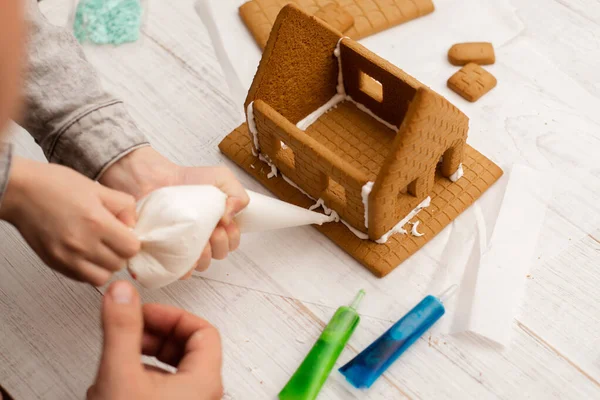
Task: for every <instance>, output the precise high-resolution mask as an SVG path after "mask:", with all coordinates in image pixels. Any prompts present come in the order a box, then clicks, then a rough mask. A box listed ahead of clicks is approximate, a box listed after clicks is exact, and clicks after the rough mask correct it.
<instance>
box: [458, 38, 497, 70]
mask: <svg viewBox="0 0 600 400" xmlns="http://www.w3.org/2000/svg"><path fill="white" fill-rule="evenodd" d="M448 61H450V64H452V65H458V66H461V65H466V64H468V63H475V64H479V65H489V64H493V63H495V62H496V55H495V53H494V46H492V44H491V43H488V42H477V43H457V44H455V45H454V46H452V47H451V48H450V50H449V51H448Z"/></svg>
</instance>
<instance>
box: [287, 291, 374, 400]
mask: <svg viewBox="0 0 600 400" xmlns="http://www.w3.org/2000/svg"><path fill="white" fill-rule="evenodd" d="M364 295H365V292H364V290H361V291H360V292H358V294H357V295H356V297H355V298H354V301H353V302H352V304H351V305H350V306H342V307H340V308H338V309H337V311H336V312H335V314H334V315H333V318H331V321H329V323H328V324H327V326H326V327H325V330H324V331H323V333H321V336H319V339H317V342H316V343H315V344H314V346H313V347H312V349H310V352H309V353H308V355H307V356H306V358H305V359H304V361H302V364H300V366H299V367H298V369H297V370H296V372H295V373H294V375H292V378H291V379H290V380H289V382H288V383H287V385H285V387H284V388H283V390H282V391H281V392H280V393H279V399H280V400H314V399H315V398H316V397H317V395H318V394H319V391H320V390H321V387H322V386H323V384H324V383H325V381H326V380H327V377H328V376H329V373H330V372H331V370H332V369H333V366H334V365H335V362H336V361H337V359H338V357H339V356H340V354H341V352H342V350H344V346H346V343H347V342H348V340H349V339H350V336H352V333H354V329H355V328H356V326H357V325H358V322H359V321H360V316H359V315H358V312H356V309H357V307H358V305H359V304H360V301H361V300H362V298H363V297H364Z"/></svg>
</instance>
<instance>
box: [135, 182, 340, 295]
mask: <svg viewBox="0 0 600 400" xmlns="http://www.w3.org/2000/svg"><path fill="white" fill-rule="evenodd" d="M247 193H248V196H249V197H250V204H248V207H246V208H245V209H244V210H243V211H242V212H241V213H239V214H238V215H237V216H236V217H235V221H236V222H237V223H238V227H239V229H240V231H241V232H244V233H246V232H259V231H269V230H273V229H282V228H291V227H294V226H302V225H310V224H317V225H322V224H324V223H326V222H331V221H333V220H334V218H335V217H334V216H327V215H324V214H320V213H317V212H314V211H310V210H307V209H305V208H302V207H298V206H295V205H293V204H288V203H285V202H283V201H280V200H277V199H274V198H272V197H268V196H263V195H262V194H258V193H254V192H251V191H249V190H248V191H247ZM226 201H227V196H226V195H225V193H223V192H222V191H220V190H219V189H217V188H216V187H214V186H210V185H189V186H169V187H164V188H161V189H158V190H156V191H154V192H152V193H150V194H149V195H148V196H146V197H145V198H143V199H142V200H140V201H139V202H138V204H137V214H138V221H137V224H136V226H135V228H134V229H133V232H134V234H135V235H136V236H137V238H138V239H139V240H140V242H141V245H142V248H141V251H140V252H139V253H138V254H137V255H136V256H135V257H133V258H131V259H130V260H129V261H128V265H127V267H128V269H129V272H130V273H131V275H132V276H133V277H134V278H135V279H137V280H138V282H140V283H141V284H142V285H143V286H144V287H146V288H149V289H156V288H160V287H163V286H166V285H168V284H170V283H173V282H175V281H177V280H178V279H179V278H181V277H182V276H184V275H185V274H186V273H188V272H189V271H190V270H191V269H192V268H193V267H194V264H195V263H196V261H197V260H198V259H199V258H200V255H201V254H202V251H203V250H204V248H205V247H206V244H207V243H208V242H209V240H210V237H211V235H212V232H213V230H214V229H215V227H216V226H217V224H218V223H219V221H220V219H221V217H223V214H224V213H225V209H226V207H225V203H226Z"/></svg>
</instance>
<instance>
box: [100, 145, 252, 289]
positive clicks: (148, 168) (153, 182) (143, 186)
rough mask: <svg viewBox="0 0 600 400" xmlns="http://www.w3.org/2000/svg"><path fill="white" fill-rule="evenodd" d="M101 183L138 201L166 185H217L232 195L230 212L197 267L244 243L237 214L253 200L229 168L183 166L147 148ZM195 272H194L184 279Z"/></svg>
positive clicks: (108, 173) (113, 168)
mask: <svg viewBox="0 0 600 400" xmlns="http://www.w3.org/2000/svg"><path fill="white" fill-rule="evenodd" d="M100 183H102V184H103V185H106V186H108V187H110V188H113V189H116V190H120V191H123V192H126V193H129V194H131V195H133V196H134V197H135V198H136V199H138V200H139V199H141V198H142V197H144V196H145V195H147V194H148V193H150V192H152V191H153V190H156V189H158V188H161V187H164V186H177V185H213V186H216V187H218V188H219V189H221V190H222V191H223V192H224V193H225V194H227V195H228V199H227V208H226V212H225V215H224V216H223V219H222V220H221V222H220V223H219V225H218V226H217V228H216V229H215V230H214V232H213V234H212V237H211V239H210V242H209V244H208V245H207V246H206V248H205V249H204V252H203V253H202V256H201V257H200V259H199V260H198V262H197V264H196V266H195V269H196V270H198V271H204V270H206V269H207V268H208V267H209V265H210V261H211V259H213V258H214V259H217V260H222V259H224V258H226V257H227V255H228V253H229V252H231V251H234V250H236V249H237V248H238V246H239V244H240V231H239V229H238V227H237V225H236V224H235V222H233V217H234V216H235V215H236V214H237V213H239V212H240V211H241V210H243V209H244V208H245V207H246V206H247V205H248V202H249V201H250V199H249V198H248V194H247V193H246V191H245V190H244V187H243V186H242V185H241V184H240V182H239V181H238V180H237V179H236V178H235V176H234V175H233V173H232V172H231V171H230V170H229V169H228V168H226V167H181V166H178V165H176V164H174V163H172V162H171V161H169V160H168V159H167V158H165V157H164V156H162V155H161V154H160V153H158V152H157V151H156V150H154V149H152V148H151V147H143V148H140V149H137V150H135V151H133V152H132V153H130V154H128V155H127V156H125V157H123V158H122V159H120V160H119V161H118V162H117V163H115V164H114V165H112V166H111V167H110V168H108V170H107V171H106V172H105V173H104V174H103V175H102V177H101V178H100ZM191 274H192V271H190V272H189V273H188V274H187V275H186V276H185V277H184V279H185V278H188V277H189V276H190V275H191Z"/></svg>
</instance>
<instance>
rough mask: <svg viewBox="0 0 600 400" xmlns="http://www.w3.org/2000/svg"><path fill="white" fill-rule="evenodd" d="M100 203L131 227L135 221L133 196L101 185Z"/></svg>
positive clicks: (135, 213)
mask: <svg viewBox="0 0 600 400" xmlns="http://www.w3.org/2000/svg"><path fill="white" fill-rule="evenodd" d="M100 199H101V200H102V204H104V206H105V207H106V208H107V209H108V210H109V211H110V212H111V213H112V214H113V215H114V216H115V217H117V219H119V220H120V221H121V222H122V223H124V224H125V225H126V226H128V227H130V228H133V227H134V226H135V223H136V222H137V212H136V208H135V207H136V203H135V198H134V197H133V196H131V195H128V194H126V193H123V192H119V191H117V190H112V189H109V188H106V187H102V190H101V191H100Z"/></svg>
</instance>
